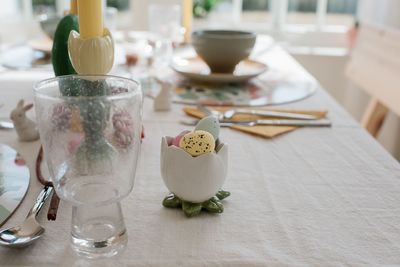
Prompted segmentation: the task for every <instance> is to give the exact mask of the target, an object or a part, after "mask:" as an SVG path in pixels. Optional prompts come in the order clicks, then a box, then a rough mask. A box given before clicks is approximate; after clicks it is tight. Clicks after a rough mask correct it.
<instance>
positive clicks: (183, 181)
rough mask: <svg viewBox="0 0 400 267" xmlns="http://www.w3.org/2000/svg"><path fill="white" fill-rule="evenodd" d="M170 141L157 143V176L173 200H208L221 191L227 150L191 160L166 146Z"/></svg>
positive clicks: (224, 175) (224, 147)
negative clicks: (159, 146) (170, 193)
mask: <svg viewBox="0 0 400 267" xmlns="http://www.w3.org/2000/svg"><path fill="white" fill-rule="evenodd" d="M172 139H173V138H172V137H163V138H162V140H161V175H162V178H163V180H164V183H165V185H166V186H167V188H168V189H169V191H171V192H172V193H174V194H175V195H176V196H178V197H179V198H180V199H183V200H185V201H189V202H192V203H201V202H204V201H206V200H209V199H210V198H212V197H213V196H215V194H216V193H217V192H218V190H220V189H221V187H222V185H223V184H224V182H225V178H226V174H227V167H228V146H227V145H222V147H221V148H220V149H219V151H218V152H216V153H215V152H213V153H207V154H204V155H200V156H197V157H192V156H191V155H189V154H188V153H187V152H186V151H184V150H183V149H181V148H179V147H176V146H173V145H171V146H168V144H169V143H171V142H172Z"/></svg>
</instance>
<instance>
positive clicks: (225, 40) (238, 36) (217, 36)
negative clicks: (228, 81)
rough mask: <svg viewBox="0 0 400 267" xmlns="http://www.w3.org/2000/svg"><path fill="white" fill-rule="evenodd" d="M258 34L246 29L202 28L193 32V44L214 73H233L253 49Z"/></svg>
mask: <svg viewBox="0 0 400 267" xmlns="http://www.w3.org/2000/svg"><path fill="white" fill-rule="evenodd" d="M255 42H256V34H254V33H252V32H245V31H231V30H201V31H195V32H193V33H192V45H193V47H194V49H195V50H196V52H197V54H198V55H199V56H200V57H201V58H202V59H203V60H204V61H205V62H206V63H207V65H208V66H209V67H210V69H211V72H213V73H232V72H233V71H234V70H235V67H236V65H237V64H238V63H239V62H240V61H242V60H243V59H245V58H247V57H248V56H249V55H250V53H251V51H252V50H253V47H254V44H255Z"/></svg>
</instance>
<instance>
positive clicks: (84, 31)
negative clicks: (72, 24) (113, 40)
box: [78, 0, 103, 39]
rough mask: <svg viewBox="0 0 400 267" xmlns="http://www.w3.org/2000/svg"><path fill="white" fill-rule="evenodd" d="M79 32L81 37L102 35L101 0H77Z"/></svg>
mask: <svg viewBox="0 0 400 267" xmlns="http://www.w3.org/2000/svg"><path fill="white" fill-rule="evenodd" d="M78 18H79V33H80V35H81V38H83V39H86V38H95V37H101V36H103V12H102V1H101V0H78Z"/></svg>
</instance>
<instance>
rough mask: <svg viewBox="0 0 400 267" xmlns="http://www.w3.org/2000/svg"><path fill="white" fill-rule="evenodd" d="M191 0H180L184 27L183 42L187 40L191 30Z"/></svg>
mask: <svg viewBox="0 0 400 267" xmlns="http://www.w3.org/2000/svg"><path fill="white" fill-rule="evenodd" d="M192 19H193V0H182V25H183V27H184V28H185V36H184V40H185V42H189V39H190V32H191V31H192Z"/></svg>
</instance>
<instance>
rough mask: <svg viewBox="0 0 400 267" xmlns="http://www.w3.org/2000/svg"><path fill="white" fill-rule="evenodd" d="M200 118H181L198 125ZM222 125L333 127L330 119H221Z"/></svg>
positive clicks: (185, 122) (183, 121) (184, 121)
mask: <svg viewBox="0 0 400 267" xmlns="http://www.w3.org/2000/svg"><path fill="white" fill-rule="evenodd" d="M197 122H198V120H181V123H182V124H185V125H190V126H193V125H196V124H197ZM219 124H220V126H221V127H231V126H235V125H237V126H256V125H270V126H296V127H331V126H332V122H331V121H330V120H328V119H321V120H254V121H220V123H219Z"/></svg>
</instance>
